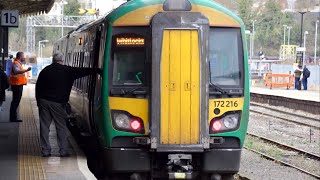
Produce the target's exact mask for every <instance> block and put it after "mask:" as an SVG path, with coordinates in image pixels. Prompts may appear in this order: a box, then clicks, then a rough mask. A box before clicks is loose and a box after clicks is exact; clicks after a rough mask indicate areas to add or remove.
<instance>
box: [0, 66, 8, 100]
mask: <svg viewBox="0 0 320 180" xmlns="http://www.w3.org/2000/svg"><path fill="white" fill-rule="evenodd" d="M8 88H9V80H8V77H7V75H6V73H4V71H2V70H0V101H5V100H6V89H8Z"/></svg>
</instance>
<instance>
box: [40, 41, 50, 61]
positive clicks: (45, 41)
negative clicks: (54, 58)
mask: <svg viewBox="0 0 320 180" xmlns="http://www.w3.org/2000/svg"><path fill="white" fill-rule="evenodd" d="M43 42H49V40H47V39H46V40H42V41H39V42H38V57H42V50H41V47H42V46H41V43H43Z"/></svg>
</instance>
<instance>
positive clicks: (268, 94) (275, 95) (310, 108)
mask: <svg viewBox="0 0 320 180" xmlns="http://www.w3.org/2000/svg"><path fill="white" fill-rule="evenodd" d="M250 97H251V101H252V102H257V103H265V104H269V105H273V106H283V107H287V108H291V109H295V110H301V111H305V112H309V113H313V114H319V115H320V91H312V90H307V91H305V90H295V89H288V90H287V89H285V88H273V89H270V88H267V87H255V86H251V87H250Z"/></svg>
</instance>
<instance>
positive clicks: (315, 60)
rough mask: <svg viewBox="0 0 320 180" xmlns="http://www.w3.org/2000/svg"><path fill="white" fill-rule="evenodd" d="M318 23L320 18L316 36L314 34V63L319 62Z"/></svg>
mask: <svg viewBox="0 0 320 180" xmlns="http://www.w3.org/2000/svg"><path fill="white" fill-rule="evenodd" d="M318 23H319V20H317V21H316V32H315V36H314V59H313V61H314V63H315V64H316V63H317V40H318Z"/></svg>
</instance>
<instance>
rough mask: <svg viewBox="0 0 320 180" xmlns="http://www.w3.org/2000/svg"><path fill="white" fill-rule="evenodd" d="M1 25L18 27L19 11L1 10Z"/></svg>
mask: <svg viewBox="0 0 320 180" xmlns="http://www.w3.org/2000/svg"><path fill="white" fill-rule="evenodd" d="M1 26H8V27H18V26H19V11H18V10H2V11H1Z"/></svg>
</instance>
